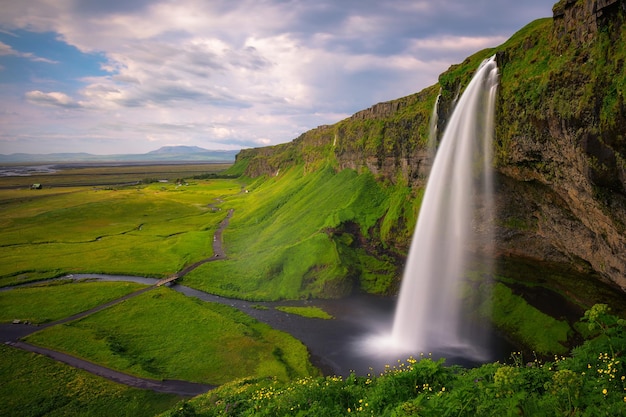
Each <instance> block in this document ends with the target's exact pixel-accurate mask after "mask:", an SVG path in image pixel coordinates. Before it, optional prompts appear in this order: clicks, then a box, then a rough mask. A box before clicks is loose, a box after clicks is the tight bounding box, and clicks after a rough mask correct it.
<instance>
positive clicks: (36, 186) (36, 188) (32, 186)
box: [30, 184, 43, 190]
mask: <svg viewBox="0 0 626 417" xmlns="http://www.w3.org/2000/svg"><path fill="white" fill-rule="evenodd" d="M42 188H43V186H42V185H41V184H33V185H31V186H30V189H31V190H41V189H42Z"/></svg>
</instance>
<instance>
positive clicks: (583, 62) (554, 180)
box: [497, 0, 626, 289]
mask: <svg viewBox="0 0 626 417" xmlns="http://www.w3.org/2000/svg"><path fill="white" fill-rule="evenodd" d="M625 10H626V7H625V2H624V1H594V0H588V1H570V0H568V1H562V2H560V3H559V4H557V5H556V6H555V8H554V22H553V25H552V32H551V33H549V34H547V35H548V36H551V37H552V42H551V43H550V44H549V45H550V48H551V52H552V53H554V54H555V56H558V55H556V54H557V53H558V54H560V57H564V58H565V59H564V60H563V62H562V63H560V64H558V65H554V66H553V67H552V68H549V69H548V70H546V74H543V81H542V80H539V79H537V81H536V82H537V84H535V85H533V84H530V85H528V86H526V87H525V88H527V89H532V88H535V89H537V91H536V94H537V96H538V97H537V100H536V101H535V102H534V103H525V102H524V94H522V93H520V92H519V91H515V89H513V88H511V89H509V86H508V85H507V84H505V82H504V80H503V83H502V94H501V98H502V100H501V103H500V104H501V106H500V108H499V114H498V129H497V132H498V133H497V135H498V136H499V139H500V141H501V145H502V150H503V152H502V153H501V157H500V160H499V161H498V165H499V171H500V172H501V173H502V174H503V175H504V176H505V180H504V181H503V186H502V187H501V188H500V193H499V197H500V201H499V207H500V209H501V213H502V214H503V221H504V223H507V222H508V224H515V223H517V224H523V225H525V227H524V228H517V229H516V230H515V232H516V233H514V234H511V235H509V236H507V237H506V238H504V236H505V235H506V234H505V233H502V234H501V237H503V239H501V241H500V245H499V247H500V249H501V250H503V251H505V252H508V253H510V254H515V255H517V256H524V257H529V258H533V259H542V258H543V260H551V261H557V262H561V263H564V264H569V265H573V266H575V267H576V268H577V269H579V270H587V271H594V272H597V273H599V274H600V276H601V277H603V278H604V279H605V280H607V281H610V282H612V283H614V284H617V285H618V286H620V287H621V288H622V289H626V233H625V230H626V229H625V222H626V140H625V138H624V135H625V134H626V109H625V107H624V102H623V94H624V93H625V92H626V85H624V83H623V80H624V78H623V62H624V56H623V51H621V49H620V48H621V47H620V44H622V43H623V39H624V11H625ZM533 42H535V41H533ZM533 42H530V44H533ZM508 59H509V60H514V59H515V58H514V57H508ZM510 62H512V61H509V62H503V65H502V73H503V78H504V74H505V73H506V71H507V67H508V66H509V63H510ZM548 67H549V66H548ZM616 77H617V78H616ZM529 105H532V106H533V107H534V108H528V106H529ZM514 119H515V120H514ZM505 126H517V127H518V129H516V130H517V132H513V131H511V130H507V128H506V127H505ZM522 126H523V128H522ZM511 180H514V181H511ZM509 232H510V230H509Z"/></svg>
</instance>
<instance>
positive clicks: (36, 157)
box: [0, 146, 239, 164]
mask: <svg viewBox="0 0 626 417" xmlns="http://www.w3.org/2000/svg"><path fill="white" fill-rule="evenodd" d="M238 153H239V151H238V150H230V151H226V150H209V149H204V148H200V147H198V146H163V147H162V148H159V149H157V150H154V151H150V152H148V153H144V154H120V155H93V154H89V153H84V152H80V153H50V154H29V153H14V154H11V155H3V154H0V164H3V163H5V164H6V163H41V162H234V161H235V155H237V154H238Z"/></svg>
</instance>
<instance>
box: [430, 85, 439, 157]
mask: <svg viewBox="0 0 626 417" xmlns="http://www.w3.org/2000/svg"><path fill="white" fill-rule="evenodd" d="M439 100H441V90H440V91H439V94H437V98H436V99H435V105H434V106H433V113H432V115H431V116H430V124H429V125H428V157H429V158H430V160H431V161H432V160H434V159H435V153H436V152H437V135H438V133H439V125H438V122H439Z"/></svg>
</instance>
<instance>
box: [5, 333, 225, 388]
mask: <svg viewBox="0 0 626 417" xmlns="http://www.w3.org/2000/svg"><path fill="white" fill-rule="evenodd" d="M6 344H7V345H9V346H13V347H15V348H18V349H22V350H26V351H29V352H34V353H38V354H40V355H44V356H48V357H50V358H52V359H54V360H56V361H59V362H63V363H65V364H67V365H70V366H72V367H74V368H79V369H83V370H85V371H87V372H90V373H92V374H94V375H98V376H101V377H103V378H106V379H109V380H111V381H115V382H117V383H120V384H124V385H128V386H131V387H135V388H141V389H147V390H152V391H156V392H163V393H166V394H176V395H180V396H183V397H195V396H196V395H200V394H203V393H205V392H207V391H209V390H211V389H213V388H216V386H215V385H206V384H196V383H193V382H187V381H176V380H163V381H158V380H155V379H148V378H139V377H136V376H133V375H128V374H125V373H122V372H118V371H114V370H113V369H109V368H105V367H104V366H100V365H96V364H95V363H92V362H89V361H86V360H83V359H79V358H77V357H75V356H71V355H68V354H65V353H62V352H57V351H55V350H50V349H46V348H42V347H39V346H34V345H31V344H28V343H24V342H20V341H17V342H8V343H6Z"/></svg>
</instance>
